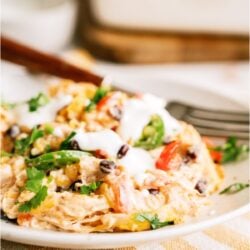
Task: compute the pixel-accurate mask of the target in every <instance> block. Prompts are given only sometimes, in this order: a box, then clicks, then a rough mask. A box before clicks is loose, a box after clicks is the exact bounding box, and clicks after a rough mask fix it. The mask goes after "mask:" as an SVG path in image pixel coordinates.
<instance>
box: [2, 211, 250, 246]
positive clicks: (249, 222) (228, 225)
mask: <svg viewBox="0 0 250 250" xmlns="http://www.w3.org/2000/svg"><path fill="white" fill-rule="evenodd" d="M1 243H2V244H1V249H2V250H56V249H55V248H47V247H37V246H29V245H24V244H18V243H14V242H10V241H5V240H2V241H1ZM195 249H196V250H230V249H237V250H250V213H248V214H245V215H243V216H241V217H238V218H235V219H232V220H230V221H228V222H225V223H224V224H220V225H217V226H214V227H211V228H208V229H206V230H204V231H200V232H196V233H193V234H189V235H186V236H184V237H180V238H175V239H172V240H167V241H163V242H152V243H147V244H143V245H139V246H130V247H124V248H114V250H195ZM68 250H69V249H68ZM102 250H104V249H102Z"/></svg>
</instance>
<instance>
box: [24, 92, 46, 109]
mask: <svg viewBox="0 0 250 250" xmlns="http://www.w3.org/2000/svg"><path fill="white" fill-rule="evenodd" d="M48 102H49V98H48V97H47V96H46V95H45V94H43V93H39V94H38V95H37V96H36V97H34V98H31V99H30V100H29V101H28V102H27V103H28V105H29V111H30V112H34V111H36V110H37V109H38V108H40V107H42V106H45V105H46V104H47V103H48Z"/></svg>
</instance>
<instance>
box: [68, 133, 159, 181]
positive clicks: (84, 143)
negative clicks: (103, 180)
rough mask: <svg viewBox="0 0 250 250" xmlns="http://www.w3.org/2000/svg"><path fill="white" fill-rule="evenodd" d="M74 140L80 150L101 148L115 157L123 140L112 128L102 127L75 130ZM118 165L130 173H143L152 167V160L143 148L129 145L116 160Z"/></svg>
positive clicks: (133, 174)
mask: <svg viewBox="0 0 250 250" xmlns="http://www.w3.org/2000/svg"><path fill="white" fill-rule="evenodd" d="M72 140H76V141H77V143H78V145H79V147H80V148H81V150H86V151H95V150H98V149H99V150H103V151H105V152H107V153H108V155H109V156H111V157H114V158H116V157H117V153H118V151H119V149H120V148H121V146H122V145H124V142H123V141H122V139H121V138H120V136H119V135H118V134H117V133H115V132H114V131H112V130H109V129H104V130H101V131H97V132H87V133H85V132H83V131H80V130H79V131H77V133H76V135H75V136H74V137H73V138H72ZM117 163H118V164H119V165H122V166H124V167H125V169H126V171H127V172H128V173H129V174H130V175H132V176H135V175H138V174H141V173H144V172H145V171H146V170H147V169H151V168H154V160H153V158H152V157H151V155H150V154H149V153H148V152H147V151H146V150H144V149H140V148H133V147H130V148H129V150H128V152H127V153H126V155H125V156H124V157H123V158H121V159H119V160H117Z"/></svg>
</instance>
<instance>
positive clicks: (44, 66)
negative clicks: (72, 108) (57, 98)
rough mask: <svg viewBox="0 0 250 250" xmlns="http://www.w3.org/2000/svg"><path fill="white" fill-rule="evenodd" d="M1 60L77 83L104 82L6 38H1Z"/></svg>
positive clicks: (79, 69)
mask: <svg viewBox="0 0 250 250" xmlns="http://www.w3.org/2000/svg"><path fill="white" fill-rule="evenodd" d="M1 59H3V60H6V61H9V62H12V63H15V64H19V65H22V66H25V67H26V68H27V69H29V70H32V71H35V72H39V73H47V74H50V75H54V76H58V77H61V78H66V79H71V80H73V81H75V82H91V83H93V84H95V85H97V86H99V85H100V84H101V83H102V81H103V77H101V76H98V75H95V74H93V73H91V72H89V71H87V70H84V69H81V68H78V67H76V66H74V65H72V64H70V63H67V62H65V61H64V60H62V59H61V58H59V57H57V56H55V55H51V54H48V53H44V52H42V51H39V50H36V49H33V48H30V47H29V46H26V45H23V44H21V43H19V42H16V41H13V40H11V39H9V38H6V37H4V36H1Z"/></svg>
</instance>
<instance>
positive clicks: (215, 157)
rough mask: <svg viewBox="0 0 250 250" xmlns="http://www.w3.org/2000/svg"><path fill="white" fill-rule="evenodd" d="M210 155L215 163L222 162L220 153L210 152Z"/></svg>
mask: <svg viewBox="0 0 250 250" xmlns="http://www.w3.org/2000/svg"><path fill="white" fill-rule="evenodd" d="M210 155H211V157H212V159H213V161H214V162H215V163H220V162H221V160H222V156H223V155H222V152H219V151H215V150H210Z"/></svg>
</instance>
